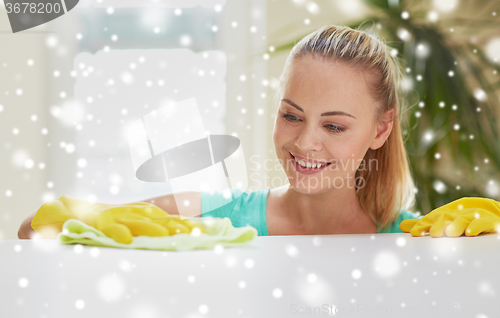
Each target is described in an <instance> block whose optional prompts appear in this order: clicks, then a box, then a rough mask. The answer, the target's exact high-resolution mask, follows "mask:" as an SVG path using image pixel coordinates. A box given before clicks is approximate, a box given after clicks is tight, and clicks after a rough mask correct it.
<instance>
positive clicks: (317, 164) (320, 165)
mask: <svg viewBox="0 0 500 318" xmlns="http://www.w3.org/2000/svg"><path fill="white" fill-rule="evenodd" d="M294 159H295V161H296V162H297V163H298V164H299V165H301V166H302V167H304V168H321V167H323V166H325V165H326V163H321V164H320V163H313V164H311V163H310V162H305V161H304V160H300V161H299V160H297V158H295V157H294Z"/></svg>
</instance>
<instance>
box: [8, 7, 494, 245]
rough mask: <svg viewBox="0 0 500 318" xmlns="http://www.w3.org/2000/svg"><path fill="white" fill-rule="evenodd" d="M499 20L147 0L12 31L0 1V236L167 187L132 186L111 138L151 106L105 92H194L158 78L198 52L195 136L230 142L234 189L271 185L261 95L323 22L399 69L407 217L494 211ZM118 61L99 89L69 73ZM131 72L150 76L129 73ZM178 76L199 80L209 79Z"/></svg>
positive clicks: (86, 75)
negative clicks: (66, 201) (48, 205)
mask: <svg viewBox="0 0 500 318" xmlns="http://www.w3.org/2000/svg"><path fill="white" fill-rule="evenodd" d="M499 15H500V1H496V0H489V1H488V0H483V1H472V0H467V1H465V0H424V1H407V0H371V1H370V0H365V1H363V0H349V1H344V0H314V1H309V0H268V1H265V0H227V1H224V0H213V1H208V0H207V1H205V0H199V1H175V0H170V1H166V0H163V1H158V0H157V1H141V2H140V6H139V4H138V2H132V1H118V0H116V1H112V0H92V1H90V0H88V1H80V3H79V4H78V6H77V7H76V8H74V9H73V10H71V11H70V12H68V13H66V14H65V15H64V16H61V17H60V18H58V19H55V20H53V21H50V22H48V23H46V24H43V25H41V26H38V27H35V28H32V29H29V30H26V31H23V32H19V33H16V34H13V33H12V31H11V30H10V24H9V21H8V17H7V14H6V11H5V6H4V5H3V3H2V5H0V41H1V50H0V238H4V239H15V238H17V230H18V228H19V225H20V223H21V222H22V220H23V219H24V218H25V217H26V216H27V215H28V214H30V213H32V212H34V211H36V210H37V209H38V208H39V207H40V205H42V204H43V203H44V202H46V201H47V200H51V199H54V198H59V197H60V196H62V195H71V196H74V197H78V198H80V199H84V200H90V201H98V202H105V203H125V202H132V201H137V200H143V199H146V198H150V197H153V196H157V195H162V194H165V193H169V192H171V188H170V186H169V185H168V183H145V182H141V181H139V180H137V179H136V178H135V171H134V170H133V168H132V163H131V160H130V152H129V149H128V145H127V140H126V137H124V134H122V133H121V132H122V131H123V130H124V128H125V127H126V125H127V124H128V123H129V122H130V121H131V120H134V119H137V118H138V117H137V116H141V115H144V114H145V113H148V112H150V111H151V110H152V109H155V107H157V106H158V105H156V104H153V105H144V104H141V103H140V102H137V101H134V102H132V101H131V102H128V103H127V102H125V103H124V104H123V105H121V104H120V103H117V102H116V101H114V100H112V99H108V96H111V95H113V94H119V92H120V89H121V90H122V91H123V92H128V93H130V92H138V94H139V92H141V93H143V94H147V91H144V90H146V89H151V91H153V90H154V91H155V92H161V94H162V95H164V97H165V98H167V99H170V100H174V101H179V100H183V99H186V98H189V97H192V96H194V95H196V90H195V88H196V85H191V86H190V85H185V86H183V87H182V88H179V87H176V88H172V87H167V86H165V85H164V83H165V82H166V81H167V78H169V76H171V75H172V74H169V72H168V71H162V69H163V68H164V66H165V65H167V64H175V60H174V61H171V60H170V61H169V60H168V59H169V58H168V57H171V56H172V52H174V51H173V50H179V49H183V50H186V54H188V53H187V52H189V50H190V51H192V52H194V53H196V54H199V55H193V56H194V57H193V59H197V58H199V59H201V58H200V56H204V55H203V54H204V53H205V54H208V53H214V52H217V53H222V54H223V56H224V58H223V59H222V60H220V59H219V60H217V61H216V62H214V63H216V64H217V67H218V68H217V70H218V71H217V72H218V73H217V75H216V76H215V72H211V73H210V75H214V76H215V77H214V79H213V81H220V83H221V85H222V89H221V90H220V91H219V92H218V94H216V97H213V96H211V97H207V96H205V95H203V96H197V98H198V104H199V108H200V111H201V112H202V114H203V115H204V116H203V120H204V127H205V129H207V130H208V131H210V132H211V133H217V134H222V133H225V134H231V135H234V136H237V137H238V138H239V139H240V140H241V142H242V146H243V150H244V153H245V160H246V164H247V169H248V175H249V187H248V191H252V190H255V189H260V188H265V187H272V188H273V187H278V186H281V185H283V184H286V183H287V180H286V176H285V174H284V172H283V171H282V170H281V169H279V168H276V166H278V162H277V161H276V157H275V152H274V147H273V144H272V138H271V134H272V129H273V125H274V116H275V112H276V106H277V105H274V103H273V97H274V94H275V91H276V88H277V84H278V79H279V77H280V75H281V72H282V69H283V65H284V62H285V60H286V57H287V55H288V52H289V51H290V49H291V47H292V46H293V45H294V43H296V42H297V41H298V40H299V39H300V38H301V37H303V36H305V35H307V34H308V33H310V32H312V31H314V30H315V29H317V28H318V27H320V26H323V25H325V24H341V25H348V26H351V27H353V28H359V29H363V30H365V31H367V32H370V33H372V34H374V35H379V36H381V37H382V38H384V39H385V41H386V43H387V44H388V45H389V46H390V47H391V54H393V55H397V56H398V57H400V58H401V60H402V61H403V62H404V73H405V77H404V80H403V81H402V82H401V87H400V88H401V90H402V92H404V101H405V105H404V107H405V112H404V113H403V114H402V117H403V122H404V127H403V133H404V135H405V140H406V147H407V150H408V154H409V159H410V163H411V169H412V174H413V177H414V180H415V183H416V185H417V189H418V192H417V200H416V201H417V202H416V204H415V206H414V207H413V208H412V211H414V212H419V213H422V214H425V213H428V212H429V211H430V210H432V209H434V208H436V207H438V206H440V205H443V204H445V203H447V202H450V201H452V200H454V199H457V198H459V197H462V196H482V197H489V198H492V199H496V200H500V185H499V182H500V180H499V178H500V137H499V136H500V135H499V129H500V123H499V118H500V94H499V90H500V77H499V72H500V65H499V61H500V19H499V17H498V16H499ZM134 50H135V51H134ZM126 52H138V53H137V59H134V60H133V58H131V60H130V61H129V63H127V65H123V66H120V67H121V68H123V71H122V72H121V73H118V74H121V75H120V76H118V78H110V79H107V81H105V82H103V83H104V84H103V85H101V86H102V94H101V93H96V94H95V96H90V95H85V94H84V93H82V91H81V90H80V89H78V88H79V87H80V86H81V83H84V82H85V80H87V81H89V79H90V80H91V81H92V79H93V77H92V76H93V74H97V75H100V74H105V72H104V70H105V69H106V66H102V65H101V66H99V67H98V66H97V63H96V65H89V64H88V63H87V64H85V63H84V62H82V61H92V57H93V56H94V57H97V56H104V55H100V54H104V53H109V55H108V56H111V57H112V56H115V55H113V54H123V53H126ZM175 52H178V51H175ZM120 56H123V55H120ZM134 56H135V55H134ZM150 56H151V57H153V56H154V57H155V58H154V59H153V58H149V57H150ZM161 56H164V57H165V59H164V60H162V59H161ZM151 61H155V64H151V63H150V62H151ZM106 63H108V64H113V60H112V59H111V60H109V59H108V60H106ZM148 63H149V64H148ZM208 63H210V61H209V62H208ZM142 64H144V65H149V67H151V68H150V69H149V71H148V73H147V74H154V75H155V77H154V78H153V77H152V78H151V79H149V78H142V77H140V75H139V73H138V71H136V70H139V69H141V67H142V66H141V65H142ZM205 66H206V67H207V70H208V69H209V68H210V65H208V66H207V65H205ZM213 67H214V68H215V66H213ZM191 72H193V74H195V75H196V76H198V77H203V76H206V78H208V79H207V80H209V81H210V77H209V74H208V73H207V74H205V72H203V71H200V70H191ZM136 73H137V75H136ZM147 74H146V77H147ZM134 76H136V77H134ZM97 77H98V76H97ZM132 78H135V81H131V79H132ZM164 79H165V80H164ZM169 79H170V80H171V79H172V78H169ZM174 79H175V78H174ZM179 81H181V80H179ZM184 81H185V79H184ZM96 83H98V82H96ZM99 83H100V82H99ZM114 83H117V85H115V86H113V85H114ZM200 83H204V82H203V81H201V82H200ZM118 84H120V85H122V86H120V87H121V88H120V87H118V86H119V85H118ZM79 85H80V86H79ZM127 85H128V86H127ZM199 85H203V84H199ZM115 87H116V88H115ZM97 92H100V91H99V90H98V91H97ZM117 92H118V93H117ZM115 136H116V138H115Z"/></svg>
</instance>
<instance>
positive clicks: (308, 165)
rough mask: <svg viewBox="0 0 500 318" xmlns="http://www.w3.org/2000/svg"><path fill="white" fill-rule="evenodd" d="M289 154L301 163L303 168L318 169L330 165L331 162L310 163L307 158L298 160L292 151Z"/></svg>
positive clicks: (298, 163)
mask: <svg viewBox="0 0 500 318" xmlns="http://www.w3.org/2000/svg"><path fill="white" fill-rule="evenodd" d="M289 154H290V156H291V157H292V159H293V160H294V161H295V162H296V163H297V165H299V166H300V167H301V168H303V169H310V170H313V169H316V170H318V169H321V168H324V167H326V166H328V165H329V164H331V162H326V163H322V164H319V163H318V164H316V163H310V162H307V161H305V160H298V159H297V158H295V156H294V155H292V154H291V153H290V152H289Z"/></svg>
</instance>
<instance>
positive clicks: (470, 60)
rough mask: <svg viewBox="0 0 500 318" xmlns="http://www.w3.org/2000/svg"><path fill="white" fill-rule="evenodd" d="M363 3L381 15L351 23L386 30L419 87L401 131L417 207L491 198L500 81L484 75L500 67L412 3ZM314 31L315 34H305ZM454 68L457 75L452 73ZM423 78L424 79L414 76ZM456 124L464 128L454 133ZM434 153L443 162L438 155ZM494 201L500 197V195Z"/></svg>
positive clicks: (499, 164) (424, 209)
mask: <svg viewBox="0 0 500 318" xmlns="http://www.w3.org/2000/svg"><path fill="white" fill-rule="evenodd" d="M363 1H364V2H365V3H368V4H370V5H371V6H373V8H374V12H376V14H375V15H374V16H371V17H368V18H365V19H363V21H355V22H352V23H348V24H347V25H348V26H350V27H351V28H353V29H361V30H365V25H366V24H367V23H366V22H372V23H373V25H372V28H370V30H368V28H366V30H365V31H368V32H371V33H373V32H372V31H371V30H373V29H376V30H380V31H379V32H377V33H378V35H380V36H381V37H382V38H383V39H384V40H385V42H386V43H387V45H388V46H389V47H390V48H394V49H397V51H398V57H399V58H401V59H402V61H403V62H404V65H403V67H404V69H406V68H409V70H410V71H409V72H406V71H405V76H408V79H411V81H412V82H413V87H412V89H411V90H410V91H407V92H406V94H405V95H404V96H403V98H404V100H405V102H406V104H407V105H409V107H408V108H407V110H406V111H404V112H403V113H402V114H401V115H402V119H403V120H402V122H406V125H404V127H402V129H403V134H404V138H405V145H406V149H407V152H408V158H409V162H410V166H411V172H412V176H413V178H414V181H415V184H416V186H417V188H418V193H417V200H416V204H415V206H414V207H413V210H414V211H420V212H421V213H422V214H426V213H428V212H430V211H431V210H432V209H434V208H437V207H439V206H441V205H443V204H446V203H448V202H451V201H453V200H456V199H458V198H461V197H464V196H465V197H472V196H480V197H489V196H488V192H487V191H486V187H487V185H488V182H489V181H490V180H494V182H497V180H496V179H497V178H498V175H499V172H500V135H499V131H498V129H499V127H500V124H499V121H498V119H497V116H498V115H499V113H500V112H499V109H500V108H499V107H500V102H499V98H498V96H497V92H498V90H499V89H500V81H497V82H495V83H490V81H489V80H488V78H487V77H486V76H485V71H487V72H488V73H492V72H493V71H494V70H496V71H497V73H498V74H500V67H499V65H498V64H494V63H492V62H491V61H489V60H488V58H487V57H486V56H485V54H484V52H483V51H482V50H481V49H480V48H479V47H477V46H475V45H473V44H471V43H468V42H464V41H463V40H458V39H457V37H453V34H452V33H451V32H450V31H449V27H447V28H445V27H443V26H440V23H439V22H437V23H430V22H427V21H426V20H425V16H426V11H417V10H415V11H412V9H411V6H410V4H409V1H405V0H400V1H399V5H397V4H398V3H396V5H397V6H396V7H394V5H393V4H391V5H390V3H393V2H394V1H387V0H363ZM405 5H407V8H406V7H405ZM403 11H407V12H408V13H409V15H410V17H409V18H408V19H403V18H402V17H401V12H403ZM448 22H452V23H456V25H459V24H461V25H463V24H464V23H466V22H467V23H469V25H471V26H473V27H474V30H475V31H477V32H479V31H480V30H481V28H483V29H486V28H488V27H491V26H492V25H495V26H498V22H496V21H491V22H488V21H480V20H479V21H478V20H477V19H466V18H460V19H453V21H448ZM481 22H482V23H481ZM373 26H377V27H375V28H373ZM400 28H404V29H406V30H407V31H408V32H409V33H410V34H411V38H410V39H409V40H407V41H403V40H401V39H400V38H399V37H398V35H397V31H398V30H399V29H400ZM310 32H312V30H310V31H309V32H306V33H305V34H304V35H303V36H305V35H307V34H309V33H310ZM300 38H302V37H300ZM300 38H299V39H296V40H294V41H291V42H289V43H285V44H283V45H279V46H276V49H275V51H274V53H275V54H276V53H279V52H288V51H289V50H290V49H291V48H292V47H293V45H294V44H295V43H297V42H298V41H299V40H300ZM420 43H424V44H426V45H428V47H429V49H430V54H429V55H428V56H427V57H425V58H422V57H419V56H418V54H417V47H418V44H420ZM450 71H453V73H454V74H453V76H449V72H450ZM417 75H420V76H421V80H417V79H416V78H417ZM477 88H480V89H482V90H484V92H485V93H486V101H479V100H478V99H477V98H476V97H475V94H474V90H475V89H477ZM422 102H423V104H422V106H421V103H422ZM440 103H441V105H442V106H440ZM442 103H444V104H442ZM453 105H456V109H453V108H454V106H453ZM417 115H419V116H417ZM456 124H458V125H459V129H458V130H457V129H455V128H454V126H455V125H456ZM429 135H431V136H432V138H431V139H430V140H428V139H426V136H429ZM436 153H439V155H440V158H436ZM485 159H486V160H487V163H486V162H485ZM435 182H442V184H444V186H445V188H446V190H445V191H437V190H436V189H435ZM491 198H492V199H495V200H499V197H498V196H497V197H491Z"/></svg>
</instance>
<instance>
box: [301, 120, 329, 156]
mask: <svg viewBox="0 0 500 318" xmlns="http://www.w3.org/2000/svg"><path fill="white" fill-rule="evenodd" d="M319 134H320V132H319V131H316V130H315V129H314V127H312V126H311V125H304V128H303V129H302V130H301V132H300V135H299V136H298V138H297V139H296V140H295V146H296V147H297V148H299V149H300V150H301V151H302V152H304V153H310V152H316V151H321V150H322V149H323V143H322V142H321V136H320V135H319Z"/></svg>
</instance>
